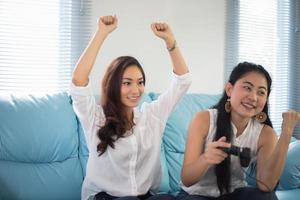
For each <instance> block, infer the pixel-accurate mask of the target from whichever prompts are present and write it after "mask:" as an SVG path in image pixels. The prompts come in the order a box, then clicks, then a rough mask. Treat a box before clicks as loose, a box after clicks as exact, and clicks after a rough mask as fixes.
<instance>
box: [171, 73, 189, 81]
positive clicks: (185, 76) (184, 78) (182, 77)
mask: <svg viewBox="0 0 300 200" xmlns="http://www.w3.org/2000/svg"><path fill="white" fill-rule="evenodd" d="M173 77H174V79H175V81H176V82H179V83H180V84H191V83H192V75H191V73H190V72H187V73H185V74H182V75H178V74H175V73H174V72H173Z"/></svg>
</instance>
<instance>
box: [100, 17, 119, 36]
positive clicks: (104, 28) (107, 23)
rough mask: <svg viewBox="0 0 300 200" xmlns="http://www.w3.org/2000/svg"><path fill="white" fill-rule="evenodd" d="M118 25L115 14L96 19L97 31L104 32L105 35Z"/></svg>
mask: <svg viewBox="0 0 300 200" xmlns="http://www.w3.org/2000/svg"><path fill="white" fill-rule="evenodd" d="M117 26H118V18H117V16H111V15H108V16H102V17H100V18H99V19H98V31H100V32H102V33H104V34H105V35H108V34H110V33H111V32H113V31H114V30H115V29H116V28H117Z"/></svg>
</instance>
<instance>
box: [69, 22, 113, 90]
mask: <svg viewBox="0 0 300 200" xmlns="http://www.w3.org/2000/svg"><path fill="white" fill-rule="evenodd" d="M117 24H118V19H117V17H116V16H104V17H101V18H99V20H98V28H97V30H96V32H95V33H94V35H93V37H92V39H91V41H90V42H89V44H88V46H87V47H86V49H85V50H84V52H83V53H82V55H81V56H80V58H79V60H78V62H77V64H76V68H75V70H74V72H73V77H72V82H73V83H74V84H75V85H76V86H85V85H87V83H88V80H89V75H90V72H91V70H92V68H93V65H94V63H95V60H96V57H97V54H98V52H99V50H100V48H101V46H102V44H103V42H104V40H105V38H106V37H107V36H108V35H109V33H111V32H112V31H113V30H115V29H116V27H117Z"/></svg>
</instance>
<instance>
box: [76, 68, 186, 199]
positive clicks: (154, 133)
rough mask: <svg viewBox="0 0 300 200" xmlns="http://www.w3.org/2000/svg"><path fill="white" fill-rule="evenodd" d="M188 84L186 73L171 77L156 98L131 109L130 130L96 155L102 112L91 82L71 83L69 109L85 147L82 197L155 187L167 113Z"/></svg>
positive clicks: (140, 191)
mask: <svg viewBox="0 0 300 200" xmlns="http://www.w3.org/2000/svg"><path fill="white" fill-rule="evenodd" d="M190 84H191V76H190V73H186V74H184V75H181V76H178V75H175V74H174V79H173V80H172V83H171V85H170V87H169V88H168V90H167V91H166V92H164V93H163V94H162V95H160V96H159V98H158V99H157V100H156V101H152V102H151V103H143V105H142V106H141V109H138V108H135V109H134V123H135V126H134V128H133V133H132V134H128V136H126V137H122V138H119V139H118V140H117V141H116V142H115V143H114V145H115V148H111V147H110V146H108V148H107V150H106V151H105V153H104V154H102V155H101V156H98V155H99V153H98V152H97V145H98V144H99V142H100V141H99V138H98V137H97V132H98V130H99V127H101V126H103V125H104V122H105V115H104V113H103V109H102V107H101V106H100V105H98V104H96V101H95V98H94V96H93V93H92V87H91V84H90V83H88V85H87V86H85V87H76V86H75V85H74V84H71V88H70V94H71V96H72V100H73V108H74V111H75V113H76V115H77V116H78V118H79V120H80V122H81V125H82V127H83V130H84V132H85V138H86V142H87V146H88V149H89V158H88V161H87V170H86V177H85V179H84V182H83V186H82V199H84V200H85V199H88V198H89V197H91V196H94V195H96V194H97V193H99V192H102V191H103V192H106V193H108V194H110V195H112V196H118V197H122V196H137V195H141V194H145V193H147V192H148V191H149V190H156V189H158V187H159V184H160V180H161V167H160V147H161V140H162V134H163V131H164V128H165V125H166V121H167V119H168V116H169V115H170V113H171V112H172V110H173V108H174V107H175V105H176V104H177V103H178V102H179V100H180V99H181V97H183V95H184V94H185V93H186V92H187V90H188V88H189V86H190Z"/></svg>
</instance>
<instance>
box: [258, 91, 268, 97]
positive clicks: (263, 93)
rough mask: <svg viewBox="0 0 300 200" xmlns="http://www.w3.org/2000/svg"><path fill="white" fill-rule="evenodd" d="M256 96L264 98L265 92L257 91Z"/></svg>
mask: <svg viewBox="0 0 300 200" xmlns="http://www.w3.org/2000/svg"><path fill="white" fill-rule="evenodd" d="M258 95H259V96H265V95H266V92H265V91H258Z"/></svg>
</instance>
